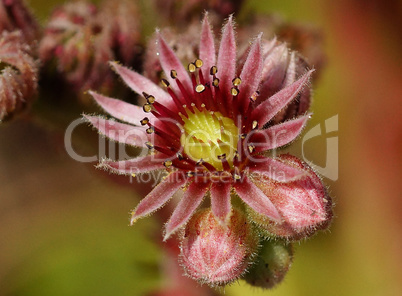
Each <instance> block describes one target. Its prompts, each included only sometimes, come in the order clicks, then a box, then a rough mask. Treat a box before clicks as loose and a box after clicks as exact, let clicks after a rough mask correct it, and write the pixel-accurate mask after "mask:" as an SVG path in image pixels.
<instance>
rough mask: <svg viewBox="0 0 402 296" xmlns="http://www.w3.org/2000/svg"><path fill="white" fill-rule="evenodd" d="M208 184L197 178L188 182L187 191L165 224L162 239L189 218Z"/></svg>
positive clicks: (167, 236) (165, 238) (200, 200)
mask: <svg viewBox="0 0 402 296" xmlns="http://www.w3.org/2000/svg"><path fill="white" fill-rule="evenodd" d="M209 186H210V183H209V182H208V183H204V182H198V181H197V180H196V181H193V183H191V184H190V186H189V187H188V189H187V191H186V192H185V193H184V196H183V198H182V199H181V200H180V202H179V204H178V205H177V207H176V209H175V210H174V212H173V214H172V217H171V218H170V219H169V221H168V223H167V224H166V233H165V237H164V239H163V240H164V241H165V240H167V239H168V238H169V237H170V236H171V235H172V234H173V233H174V232H175V231H176V230H177V229H178V228H180V227H181V226H183V225H184V224H186V223H187V221H188V220H190V218H191V216H192V215H193V214H194V211H195V210H196V209H197V208H198V206H199V205H200V204H201V202H202V200H203V198H204V196H205V194H206V192H207V190H208V188H209Z"/></svg>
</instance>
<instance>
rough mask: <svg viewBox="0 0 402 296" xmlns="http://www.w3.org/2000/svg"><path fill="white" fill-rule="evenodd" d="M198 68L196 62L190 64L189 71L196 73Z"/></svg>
mask: <svg viewBox="0 0 402 296" xmlns="http://www.w3.org/2000/svg"><path fill="white" fill-rule="evenodd" d="M196 69H197V67H196V65H195V64H194V63H190V64H188V71H189V72H190V73H194V72H195V70H196Z"/></svg>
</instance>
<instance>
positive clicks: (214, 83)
mask: <svg viewBox="0 0 402 296" xmlns="http://www.w3.org/2000/svg"><path fill="white" fill-rule="evenodd" d="M212 85H213V86H215V87H218V86H219V79H218V78H215V79H214V80H213V81H212Z"/></svg>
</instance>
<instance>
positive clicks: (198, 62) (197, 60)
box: [194, 59, 204, 68]
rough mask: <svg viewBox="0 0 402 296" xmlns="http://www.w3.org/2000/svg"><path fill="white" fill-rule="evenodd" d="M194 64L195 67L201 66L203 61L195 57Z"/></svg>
mask: <svg viewBox="0 0 402 296" xmlns="http://www.w3.org/2000/svg"><path fill="white" fill-rule="evenodd" d="M194 64H195V66H196V67H197V68H201V67H202V65H203V64H204V62H203V61H202V60H201V59H196V60H195V62H194Z"/></svg>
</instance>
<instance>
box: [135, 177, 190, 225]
mask: <svg viewBox="0 0 402 296" xmlns="http://www.w3.org/2000/svg"><path fill="white" fill-rule="evenodd" d="M186 181H187V179H186V177H185V176H184V175H183V174H182V172H173V173H170V174H169V175H168V176H167V177H166V178H165V179H164V180H163V181H162V182H161V183H159V184H158V185H157V186H156V187H155V188H154V189H153V190H152V191H151V192H150V193H149V194H148V195H147V196H146V197H145V198H144V199H143V200H142V201H141V202H140V203H139V204H138V206H137V207H136V208H135V210H134V211H133V213H132V217H131V222H130V224H131V225H133V224H134V223H135V221H137V219H139V218H143V217H144V216H146V215H148V214H151V213H152V212H154V211H156V210H157V209H159V208H160V207H162V206H163V205H164V204H165V203H166V202H167V201H168V200H169V199H170V198H171V197H172V195H173V194H175V193H176V191H177V190H179V189H180V187H181V186H183V185H184V183H186Z"/></svg>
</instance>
